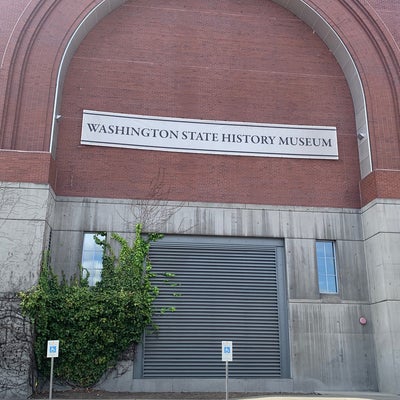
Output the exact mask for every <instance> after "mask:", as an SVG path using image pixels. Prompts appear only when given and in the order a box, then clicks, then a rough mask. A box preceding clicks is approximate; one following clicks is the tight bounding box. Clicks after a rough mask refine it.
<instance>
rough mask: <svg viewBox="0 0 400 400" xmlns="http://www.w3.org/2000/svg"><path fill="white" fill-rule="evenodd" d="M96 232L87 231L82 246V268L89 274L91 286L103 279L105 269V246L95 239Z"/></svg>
mask: <svg viewBox="0 0 400 400" xmlns="http://www.w3.org/2000/svg"><path fill="white" fill-rule="evenodd" d="M95 235H96V234H95V233H93V232H92V233H85V234H84V236H83V247H82V268H83V271H84V276H85V272H86V273H88V274H89V286H94V285H95V284H96V283H97V282H99V281H100V280H101V271H102V269H103V247H102V246H101V245H99V244H97V243H96V242H95V240H94V236H95Z"/></svg>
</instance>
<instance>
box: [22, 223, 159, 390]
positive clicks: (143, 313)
mask: <svg viewBox="0 0 400 400" xmlns="http://www.w3.org/2000/svg"><path fill="white" fill-rule="evenodd" d="M160 237H161V235H159V234H151V235H149V236H147V237H144V236H143V235H142V232H141V225H137V226H136V237H135V240H134V243H133V245H132V246H130V245H129V244H128V242H127V241H126V240H125V239H123V238H122V237H120V236H119V235H117V234H113V235H112V238H113V239H114V240H116V241H117V242H118V243H119V244H120V247H121V250H120V253H119V257H116V256H115V254H114V253H113V251H112V249H111V247H110V246H109V244H107V243H106V242H105V241H104V240H101V239H100V238H99V236H97V237H96V241H97V242H98V244H101V245H102V246H103V250H104V253H103V271H102V280H101V281H100V282H98V283H97V284H96V285H95V286H93V287H89V285H88V279H87V277H86V278H83V277H82V276H81V277H79V278H78V279H74V280H72V281H71V282H66V280H65V278H63V279H61V280H60V281H59V279H58V277H57V276H56V275H55V273H53V272H52V269H51V267H50V265H49V263H48V262H47V260H45V262H44V263H43V265H42V270H41V275H40V278H39V282H38V285H37V286H36V287H35V288H33V289H32V290H30V291H28V292H24V293H21V299H22V301H21V307H22V310H23V312H24V313H25V314H26V315H27V316H28V317H29V318H30V319H31V321H32V322H33V324H34V327H35V334H36V339H35V354H36V360H37V367H38V370H39V372H41V373H42V374H45V375H47V376H49V371H50V359H48V358H47V341H48V340H55V339H58V340H60V357H59V358H58V359H57V360H56V362H55V363H54V376H55V377H58V378H60V379H62V380H64V381H65V382H68V383H70V384H73V385H77V386H85V387H87V386H91V385H93V384H95V383H96V382H97V381H98V380H99V379H100V378H101V376H102V375H103V374H104V372H106V371H107V369H109V368H111V367H113V366H114V365H115V364H116V362H117V360H118V356H119V355H120V354H121V353H122V352H124V351H125V350H126V349H128V348H129V347H130V346H132V345H134V344H136V343H138V342H139V341H140V340H141V338H142V335H143V333H144V331H145V329H146V327H148V326H149V325H151V324H152V315H153V307H152V305H153V301H154V300H155V298H156V297H157V295H158V288H157V287H155V286H153V285H152V283H151V278H152V277H153V274H152V272H151V264H150V261H149V258H148V253H149V249H150V243H151V242H153V241H155V240H157V239H159V238H160ZM81 275H82V274H81Z"/></svg>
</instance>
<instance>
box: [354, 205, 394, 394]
mask: <svg viewBox="0 0 400 400" xmlns="http://www.w3.org/2000/svg"><path fill="white" fill-rule="evenodd" d="M399 211H400V201H399V200H375V201H374V202H372V203H370V204H369V205H368V206H367V207H365V209H364V210H363V213H362V219H363V226H364V236H365V249H366V256H367V257H366V260H367V269H368V276H369V281H370V296H371V311H372V319H373V320H372V323H373V326H374V339H375V347H376V354H377V357H376V363H377V371H378V381H379V390H380V391H382V392H389V393H399V392H400V340H399V338H400V320H399V315H400V246H399V243H400V232H399V226H400V212H399Z"/></svg>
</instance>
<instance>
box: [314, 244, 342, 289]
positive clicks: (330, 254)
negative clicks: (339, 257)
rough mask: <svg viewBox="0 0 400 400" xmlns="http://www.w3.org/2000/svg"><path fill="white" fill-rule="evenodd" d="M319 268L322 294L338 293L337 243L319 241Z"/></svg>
mask: <svg viewBox="0 0 400 400" xmlns="http://www.w3.org/2000/svg"><path fill="white" fill-rule="evenodd" d="M316 251H317V266H318V283H319V291H320V293H337V292H338V284H337V269H336V256H335V243H334V242H332V241H322V240H321V241H317V242H316Z"/></svg>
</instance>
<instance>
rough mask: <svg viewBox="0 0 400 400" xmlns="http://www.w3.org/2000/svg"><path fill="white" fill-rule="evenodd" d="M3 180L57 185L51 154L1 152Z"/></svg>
mask: <svg viewBox="0 0 400 400" xmlns="http://www.w3.org/2000/svg"><path fill="white" fill-rule="evenodd" d="M0 166H1V180H2V181H5V182H29V183H43V184H47V183H49V184H51V185H54V183H55V165H54V160H53V159H52V157H51V155H50V153H46V152H25V151H8V150H0Z"/></svg>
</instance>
